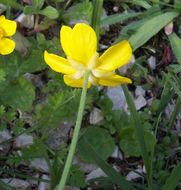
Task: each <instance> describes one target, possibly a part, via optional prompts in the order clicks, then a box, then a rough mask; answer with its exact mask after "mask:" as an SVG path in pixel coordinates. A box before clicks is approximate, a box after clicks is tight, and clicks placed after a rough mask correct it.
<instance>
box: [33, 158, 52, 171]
mask: <svg viewBox="0 0 181 190" xmlns="http://www.w3.org/2000/svg"><path fill="white" fill-rule="evenodd" d="M30 166H31V167H33V168H35V169H37V170H39V171H40V172H44V173H48V172H49V167H48V164H47V162H46V160H45V159H40V158H35V159H33V160H31V162H30Z"/></svg>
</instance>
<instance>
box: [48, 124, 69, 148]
mask: <svg viewBox="0 0 181 190" xmlns="http://www.w3.org/2000/svg"><path fill="white" fill-rule="evenodd" d="M71 127H72V125H71V124H70V123H69V122H67V121H64V122H63V123H61V124H60V126H59V127H57V128H56V129H53V130H51V131H50V135H49V136H48V140H47V143H48V145H49V147H50V148H51V149H53V150H57V149H59V147H60V145H61V144H64V143H66V142H67V140H68V134H69V131H70V129H71Z"/></svg>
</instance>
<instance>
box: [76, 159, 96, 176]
mask: <svg viewBox="0 0 181 190" xmlns="http://www.w3.org/2000/svg"><path fill="white" fill-rule="evenodd" d="M73 164H76V165H79V167H80V169H81V171H83V172H84V173H90V172H92V171H93V170H95V169H97V168H98V166H97V164H94V163H86V162H83V161H82V160H80V159H79V158H78V157H75V158H74V160H73Z"/></svg>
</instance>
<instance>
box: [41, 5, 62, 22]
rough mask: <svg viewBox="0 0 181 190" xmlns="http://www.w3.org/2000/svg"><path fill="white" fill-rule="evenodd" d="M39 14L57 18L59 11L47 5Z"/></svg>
mask: <svg viewBox="0 0 181 190" xmlns="http://www.w3.org/2000/svg"><path fill="white" fill-rule="evenodd" d="M39 14H42V15H44V16H47V17H48V18H50V19H56V18H57V17H58V16H59V13H58V11H57V10H56V9H55V8H53V7H52V6H47V7H46V8H45V9H43V10H41V11H39Z"/></svg>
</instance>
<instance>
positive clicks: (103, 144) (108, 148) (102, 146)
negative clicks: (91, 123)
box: [78, 127, 115, 161]
mask: <svg viewBox="0 0 181 190" xmlns="http://www.w3.org/2000/svg"><path fill="white" fill-rule="evenodd" d="M82 133H83V136H84V137H85V138H86V139H87V140H88V141H89V143H90V144H91V146H92V147H94V149H95V151H96V152H99V155H100V157H101V158H102V159H104V160H105V159H106V158H107V157H108V156H110V155H111V153H112V152H113V150H114V147H115V144H114V140H113V138H112V137H111V136H110V134H109V133H108V131H107V130H105V129H102V128H100V127H89V128H87V129H86V130H85V131H83V132H82ZM82 144H83V140H82V139H80V141H79V143H78V150H79V155H80V157H81V158H82V159H83V160H86V161H93V160H92V158H90V157H89V156H88V155H87V154H86V153H85V152H84V151H82Z"/></svg>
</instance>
